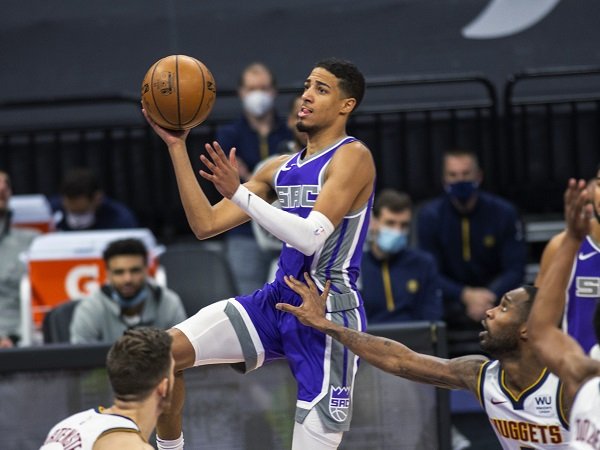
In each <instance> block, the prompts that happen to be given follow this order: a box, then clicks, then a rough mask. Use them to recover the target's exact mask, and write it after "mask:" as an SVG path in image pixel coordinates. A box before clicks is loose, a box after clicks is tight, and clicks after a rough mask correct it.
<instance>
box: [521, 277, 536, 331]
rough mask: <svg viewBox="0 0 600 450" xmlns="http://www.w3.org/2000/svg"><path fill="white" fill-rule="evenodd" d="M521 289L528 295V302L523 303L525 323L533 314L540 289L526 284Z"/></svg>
mask: <svg viewBox="0 0 600 450" xmlns="http://www.w3.org/2000/svg"><path fill="white" fill-rule="evenodd" d="M521 288H522V289H524V290H525V292H526V293H527V300H526V301H524V302H523V303H521V308H522V313H523V322H525V321H526V320H527V318H528V317H529V313H530V312H531V307H532V306H533V302H534V300H535V297H536V295H537V293H538V288H537V287H535V286H532V285H530V284H524V285H523V286H521Z"/></svg>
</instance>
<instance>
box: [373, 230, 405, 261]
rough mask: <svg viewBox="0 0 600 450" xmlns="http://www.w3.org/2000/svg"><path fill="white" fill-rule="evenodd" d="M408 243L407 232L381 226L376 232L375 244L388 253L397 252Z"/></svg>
mask: <svg viewBox="0 0 600 450" xmlns="http://www.w3.org/2000/svg"><path fill="white" fill-rule="evenodd" d="M407 245H408V234H407V233H403V232H402V231H399V230H396V229H394V228H387V227H381V228H380V229H379V232H378V233H377V246H378V247H379V248H380V249H381V251H383V252H385V253H388V254H390V255H392V254H394V253H398V252H399V251H400V250H403V249H405V248H406V246H407Z"/></svg>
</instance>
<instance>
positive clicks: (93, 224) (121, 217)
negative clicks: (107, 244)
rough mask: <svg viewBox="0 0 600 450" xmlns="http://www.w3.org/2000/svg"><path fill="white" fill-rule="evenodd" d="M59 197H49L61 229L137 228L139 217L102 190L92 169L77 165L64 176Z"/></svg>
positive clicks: (58, 227)
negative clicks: (137, 218)
mask: <svg viewBox="0 0 600 450" xmlns="http://www.w3.org/2000/svg"><path fill="white" fill-rule="evenodd" d="M60 191H61V193H60V195H59V196H56V197H52V198H50V199H49V200H50V206H51V207H52V211H53V212H54V222H55V227H56V229H57V230H59V231H78V230H110V229H121V228H136V227H137V226H138V223H137V220H136V218H135V216H134V214H133V212H131V210H130V209H129V208H128V207H127V206H125V205H124V204H122V203H120V202H118V201H116V200H113V199H111V198H109V197H107V196H106V195H104V193H103V192H102V190H101V189H100V184H99V183H98V179H97V178H96V176H95V175H94V173H93V172H92V171H91V170H88V169H84V168H78V169H73V170H72V171H70V172H68V173H67V175H66V176H65V178H64V180H63V182H62V185H61V189H60Z"/></svg>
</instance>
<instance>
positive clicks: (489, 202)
mask: <svg viewBox="0 0 600 450" xmlns="http://www.w3.org/2000/svg"><path fill="white" fill-rule="evenodd" d="M482 180H483V173H482V171H481V169H480V168H479V162H478V160H477V156H476V155H475V154H474V153H472V152H469V151H465V150H454V151H449V152H447V153H445V154H444V159H443V185H444V189H445V190H446V193H445V194H444V195H442V196H440V197H438V198H436V199H434V200H432V201H430V202H429V203H426V204H425V205H424V206H423V207H422V208H421V209H420V211H419V214H418V218H417V233H418V241H419V247H420V248H421V249H422V250H425V251H426V252H429V253H431V254H432V255H433V256H434V257H435V259H436V261H437V264H438V269H439V271H440V280H441V287H442V295H443V298H444V309H445V319H446V322H447V323H448V330H449V331H453V330H461V331H462V330H465V329H471V330H473V333H472V334H473V337H474V339H475V340H476V336H477V332H478V331H479V330H480V321H481V320H482V319H483V318H484V317H485V312H486V311H487V310H488V309H489V308H491V307H492V306H494V305H495V304H496V302H497V300H498V299H499V298H500V297H501V295H502V294H503V293H504V292H507V291H509V290H511V289H514V288H515V287H517V286H519V285H520V284H521V283H522V282H523V277H524V273H525V262H526V251H525V250H526V249H525V241H524V239H523V232H522V224H521V221H520V220H519V217H518V215H517V212H516V210H515V208H514V207H513V205H511V204H510V203H509V202H507V201H506V200H504V199H502V198H500V197H498V196H496V195H493V194H490V193H488V192H485V191H483V190H481V189H480V188H479V186H480V184H481V182H482ZM451 344H452V343H451Z"/></svg>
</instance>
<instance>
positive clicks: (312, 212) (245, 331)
mask: <svg viewBox="0 0 600 450" xmlns="http://www.w3.org/2000/svg"><path fill="white" fill-rule="evenodd" d="M363 94H364V78H363V76H362V74H361V73H360V72H359V71H358V69H357V68H356V67H355V66H354V65H352V64H351V63H348V62H345V61H340V60H335V59H329V60H325V61H321V62H319V63H318V64H317V65H316V66H315V68H314V69H313V70H312V72H311V73H310V75H309V76H308V78H307V79H306V81H305V85H304V93H303V94H302V104H301V107H300V110H299V111H298V115H297V128H298V130H299V131H302V132H305V133H306V135H307V137H308V142H307V145H306V148H304V149H303V150H301V151H300V152H298V153H296V154H294V155H292V156H291V157H290V156H289V155H285V156H282V157H280V158H275V159H273V160H272V161H269V162H267V163H265V165H264V166H263V167H262V168H261V169H259V170H258V171H257V172H256V173H255V174H254V175H253V177H252V178H251V179H250V180H249V181H248V182H246V183H245V184H244V185H240V181H239V175H238V170H237V163H236V158H235V149H232V150H231V151H230V152H229V155H228V156H227V155H226V154H225V152H224V151H223V150H222V149H221V147H220V146H219V144H218V143H217V142H214V143H213V144H212V145H211V144H207V145H206V151H207V153H208V156H205V155H202V156H201V157H200V158H201V160H202V162H203V163H204V164H205V165H206V168H207V169H206V170H203V171H201V172H200V175H201V176H202V177H204V178H205V179H207V180H209V181H211V182H212V183H213V184H214V185H215V187H216V188H217V190H218V191H219V192H220V193H221V194H222V195H223V197H225V198H224V199H223V200H222V201H221V202H219V203H217V204H216V205H214V206H211V204H210V203H209V202H208V200H207V198H206V196H205V195H204V193H203V192H202V190H201V188H200V186H199V184H198V182H197V180H196V178H195V176H194V173H193V170H192V167H191V164H190V161H189V157H188V154H187V149H186V145H185V139H186V137H187V135H188V132H187V131H184V132H173V131H168V130H165V129H162V128H160V127H158V126H157V125H156V124H155V123H153V122H152V121H151V120H150V119H149V118H148V117H147V116H146V118H147V119H148V122H149V123H150V125H151V126H152V127H153V128H154V130H155V131H156V132H157V134H158V135H159V136H160V137H161V138H162V139H163V140H164V141H165V143H166V144H167V146H168V148H169V153H170V155H171V159H172V162H173V166H174V168H175V173H176V176H177V182H178V186H179V191H180V195H181V199H182V203H183V206H184V209H185V211H186V215H187V217H188V222H189V224H190V227H191V228H192V230H193V231H194V234H195V235H196V236H197V237H198V238H199V239H205V238H208V237H212V236H214V235H217V234H219V233H222V232H223V231H226V230H228V229H230V228H233V227H235V226H237V225H240V224H242V223H244V222H247V221H248V220H250V219H253V220H255V221H256V222H257V223H258V224H259V225H261V226H262V227H263V228H265V229H266V230H267V231H268V232H270V233H271V234H273V235H274V236H276V237H277V238H279V239H280V240H281V241H283V242H284V247H283V249H282V252H281V257H280V259H279V269H278V272H277V275H276V279H275V280H274V281H273V282H272V283H268V284H266V285H265V286H264V287H263V288H262V289H260V290H258V291H256V292H254V293H252V294H250V295H247V296H240V297H236V298H235V299H228V300H223V301H220V302H217V303H214V304H212V305H210V306H208V307H206V308H203V309H202V310H200V311H199V312H198V313H197V314H196V315H194V316H193V317H191V318H189V319H188V320H186V321H184V322H182V323H181V324H179V325H177V326H176V327H175V329H174V330H172V335H173V338H174V344H173V345H174V355H175V360H176V367H177V370H179V371H181V370H183V369H185V368H188V367H192V366H198V365H205V364H219V363H232V364H235V365H236V366H237V367H241V368H242V369H243V370H245V371H249V370H253V369H256V368H258V367H260V366H262V364H264V362H265V361H269V360H272V359H276V358H286V359H287V360H288V362H289V365H290V368H291V370H292V373H293V374H294V376H295V378H296V380H297V383H298V400H297V410H296V423H295V426H294V436H293V443H292V448H293V449H298V450H299V449H302V450H304V449H309V448H310V449H315V450H318V449H334V448H337V446H338V445H339V443H340V442H341V438H342V433H343V431H345V430H347V429H348V427H349V424H350V418H351V415H352V391H353V383H354V377H355V374H356V370H357V367H358V358H357V357H356V356H355V355H354V354H352V353H350V352H348V351H347V350H346V349H345V348H344V347H343V346H342V345H341V344H339V343H336V342H334V341H333V340H332V339H331V338H330V337H328V336H326V335H325V334H323V333H321V332H318V331H315V330H313V329H311V328H309V327H306V326H304V325H302V324H301V323H299V322H298V320H297V319H296V318H295V317H293V316H291V315H288V314H284V313H282V312H281V311H279V310H277V309H276V308H275V304H276V303H279V302H285V303H288V304H291V305H299V304H300V303H301V300H300V297H299V296H298V295H297V294H296V293H295V292H294V291H293V290H291V289H290V288H289V287H288V286H287V285H286V284H285V282H284V277H285V276H286V275H293V276H300V274H303V273H304V272H308V273H310V274H311V275H312V276H313V277H314V278H315V280H316V283H317V284H318V285H319V287H320V288H321V289H323V288H324V287H325V283H326V281H327V280H330V281H331V293H330V294H329V296H328V299H327V305H328V314H329V315H330V317H331V319H332V320H334V321H337V322H339V323H342V324H344V325H345V326H349V327H351V328H353V329H358V330H362V329H363V328H364V327H365V316H364V309H363V306H362V300H361V298H360V295H359V293H358V290H357V288H356V280H357V278H358V272H359V267H360V259H361V255H362V245H363V243H364V240H365V237H366V234H367V229H368V222H369V214H370V208H371V204H372V199H373V188H374V181H375V168H374V163H373V159H372V156H371V154H370V152H369V150H368V149H367V148H366V146H365V145H364V144H363V143H361V142H360V141H358V140H356V139H355V138H353V137H351V136H347V135H346V122H347V119H348V116H349V114H350V113H351V112H352V111H354V110H355V109H356V107H357V106H358V104H359V103H360V101H361V99H362V97H363ZM276 199H277V200H279V203H280V206H281V209H278V208H275V207H273V206H272V205H271V202H273V201H274V200H276ZM176 383H177V390H178V392H179V393H180V395H179V396H177V397H176V400H177V402H176V404H175V407H174V408H173V410H172V411H171V413H170V414H168V415H167V414H165V415H163V416H162V417H161V419H160V420H159V424H158V427H157V430H158V435H159V436H160V437H161V438H162V439H166V440H169V441H171V442H168V443H167V444H164V446H163V447H161V445H160V444H159V449H160V448H182V446H180V445H179V444H178V440H180V439H181V437H182V434H181V408H182V404H183V380H182V378H181V377H180V376H179V377H177V382H176Z"/></svg>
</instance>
